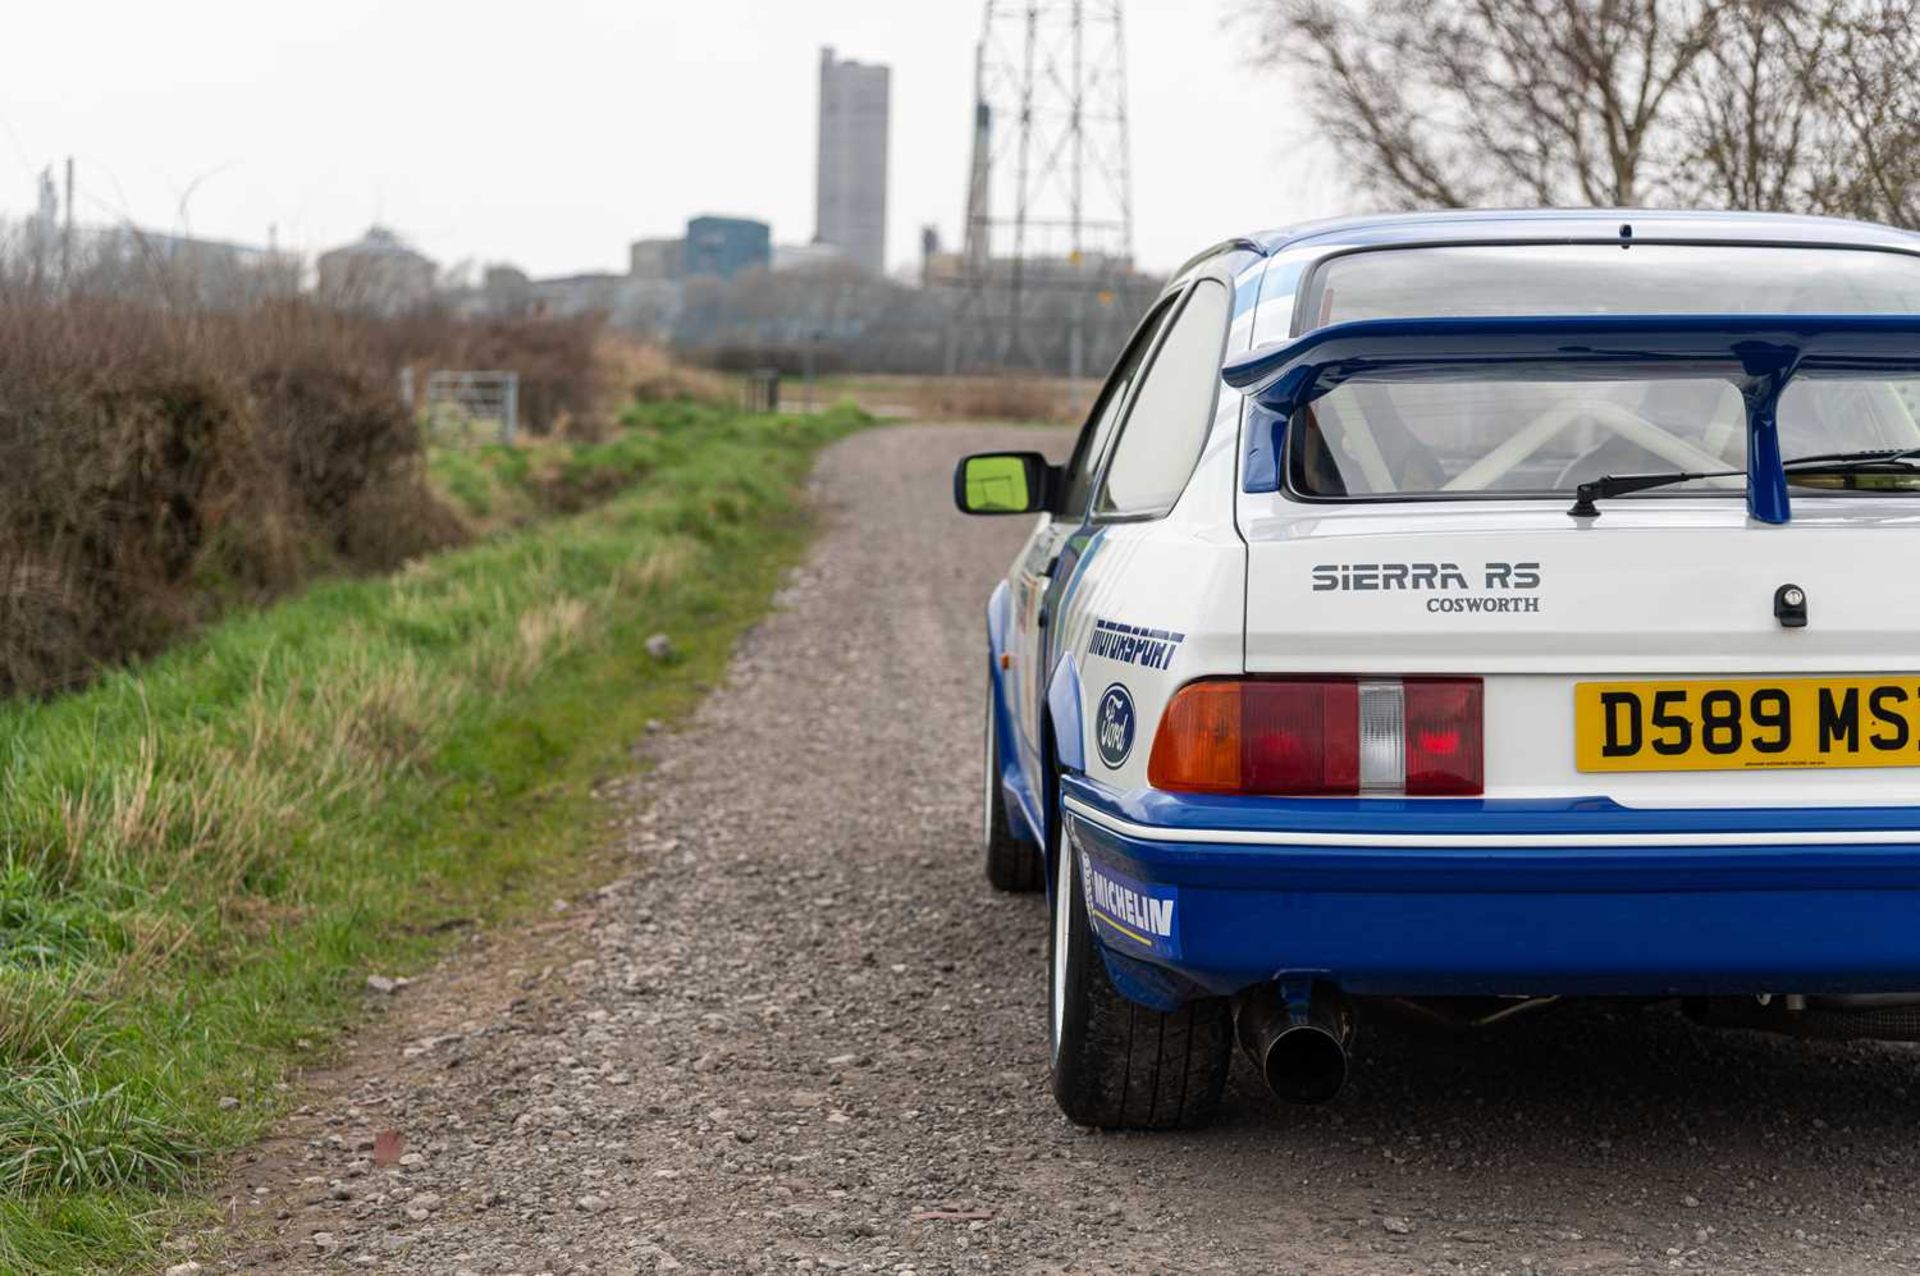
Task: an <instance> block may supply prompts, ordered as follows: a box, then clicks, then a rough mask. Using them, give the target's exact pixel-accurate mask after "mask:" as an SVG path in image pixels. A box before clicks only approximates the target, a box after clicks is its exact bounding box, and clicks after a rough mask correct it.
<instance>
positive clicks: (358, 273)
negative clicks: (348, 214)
mask: <svg viewBox="0 0 1920 1276" xmlns="http://www.w3.org/2000/svg"><path fill="white" fill-rule="evenodd" d="M319 267H320V269H319V289H318V291H319V296H320V299H321V300H322V301H323V302H325V303H327V304H328V305H332V306H338V307H340V308H341V309H344V310H360V311H365V312H367V313H369V314H379V315H397V314H405V313H406V312H408V311H410V310H419V309H421V308H422V307H424V306H427V305H429V304H430V303H431V302H432V301H433V294H434V282H435V278H436V275H437V268H436V267H435V266H434V264H433V260H432V258H430V257H427V256H425V255H423V254H421V253H418V252H416V251H414V250H413V249H412V248H411V247H409V246H408V245H407V244H406V242H405V241H403V240H402V239H401V238H400V237H399V236H398V235H396V234H394V233H393V232H392V231H390V230H388V229H386V228H385V227H382V226H374V227H372V228H370V229H369V230H368V231H367V233H366V234H365V235H362V236H361V237H360V238H359V239H358V240H357V241H355V242H354V243H351V244H346V245H343V246H341V247H339V248H335V249H332V250H330V251H328V252H324V253H321V254H320V263H319Z"/></svg>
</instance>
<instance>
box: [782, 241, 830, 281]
mask: <svg viewBox="0 0 1920 1276" xmlns="http://www.w3.org/2000/svg"><path fill="white" fill-rule="evenodd" d="M846 265H847V255H846V254H845V253H843V252H841V251H840V250H839V249H838V248H835V247H834V246H833V245H832V244H775V245H774V246H773V272H774V273H775V274H776V275H784V274H792V273H794V272H796V271H802V272H805V271H814V272H817V271H822V270H832V269H834V268H835V267H840V268H845V266H846Z"/></svg>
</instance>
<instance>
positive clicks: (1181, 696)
mask: <svg viewBox="0 0 1920 1276" xmlns="http://www.w3.org/2000/svg"><path fill="white" fill-rule="evenodd" d="M1363 685H1364V686H1365V687H1366V688H1367V689H1368V691H1367V694H1368V696H1369V697H1370V699H1369V703H1371V704H1376V705H1382V706H1387V705H1393V704H1395V703H1400V704H1404V710H1403V712H1402V714H1401V715H1398V719H1399V720H1398V721H1397V722H1390V723H1387V724H1385V727H1386V729H1388V730H1391V729H1393V728H1396V727H1397V728H1398V730H1399V732H1400V733H1401V734H1402V736H1403V740H1404V744H1403V750H1396V749H1389V750H1387V757H1388V761H1387V762H1385V763H1383V762H1382V761H1381V759H1382V757H1383V754H1382V752H1381V750H1380V749H1379V747H1378V746H1379V745H1381V744H1385V743H1390V742H1391V737H1382V736H1380V735H1379V734H1378V732H1379V730H1380V729H1381V727H1380V724H1378V723H1377V722H1374V721H1373V720H1370V725H1369V727H1368V730H1369V731H1370V732H1373V733H1374V734H1373V735H1371V736H1370V740H1371V741H1372V742H1373V745H1374V746H1375V747H1374V748H1372V749H1371V750H1370V751H1367V752H1366V754H1365V757H1366V758H1368V759H1370V761H1366V762H1364V763H1363V750H1362V748H1361V699H1362V687H1363ZM1382 689H1386V690H1387V691H1388V692H1389V695H1388V696H1386V697H1385V698H1384V699H1383V698H1381V697H1380V696H1379V694H1378V693H1379V692H1380V691H1381V690H1382ZM1393 693H1398V694H1393ZM1402 751H1404V757H1405V766H1404V769H1402V768H1401V767H1400V766H1398V765H1393V764H1397V763H1398V762H1399V761H1400V756H1399V755H1400V753H1401V752H1402ZM1369 771H1371V772H1372V773H1371V774H1369ZM1147 782H1148V783H1149V784H1151V785H1153V786H1154V787H1155V788H1157V789H1165V790H1168V791H1170V792H1180V793H1248V794H1269V795H1276V796H1277V795H1283V794H1284V795H1289V796H1301V797H1339V796H1352V795H1355V794H1359V793H1369V794H1372V793H1378V794H1383V795H1384V794H1400V793H1405V794H1411V795H1415V796H1463V795H1464V796H1471V795H1473V794H1477V793H1479V792H1481V790H1482V784H1483V777H1482V759H1481V686H1480V681H1479V679H1477V678H1409V679H1406V680H1404V681H1401V680H1397V679H1367V680H1366V681H1365V682H1364V684H1363V683H1362V681H1361V680H1360V679H1356V678H1313V679H1308V678H1264V679H1247V680H1227V679H1221V680H1213V681H1206V682H1194V683H1189V684H1188V685H1186V686H1185V687H1182V688H1181V689H1180V690H1179V691H1178V692H1176V693H1175V694H1174V697H1173V700H1172V701H1171V702H1170V703H1169V704H1168V705H1167V709H1166V712H1165V713H1164V714H1162V715H1161V719H1160V728H1159V731H1158V732H1157V733H1156V734H1155V736H1154V741H1153V752H1152V754H1151V755H1150V756H1149V758H1148V760H1147Z"/></svg>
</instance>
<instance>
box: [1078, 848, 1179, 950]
mask: <svg viewBox="0 0 1920 1276" xmlns="http://www.w3.org/2000/svg"><path fill="white" fill-rule="evenodd" d="M1080 881H1081V884H1082V886H1083V887H1084V888H1085V891H1086V897H1087V911H1088V912H1089V913H1090V914H1092V916H1093V918H1094V920H1096V921H1098V922H1100V923H1102V925H1103V926H1104V927H1105V928H1106V931H1107V934H1108V935H1109V936H1110V937H1111V936H1115V935H1117V936H1119V937H1120V938H1122V939H1125V940H1130V941H1132V943H1133V944H1134V945H1135V946H1136V947H1139V948H1144V949H1146V950H1147V951H1148V952H1151V953H1155V954H1158V955H1160V956H1164V957H1178V956H1179V955H1180V944H1179V941H1178V940H1176V939H1175V938H1174V934H1173V924H1174V916H1173V914H1174V909H1175V908H1176V907H1177V906H1178V904H1179V892H1178V891H1176V890H1175V889H1174V888H1173V887H1171V886H1152V887H1149V886H1143V885H1141V884H1140V883H1139V882H1135V881H1132V880H1130V879H1128V878H1126V877H1123V876H1121V875H1120V874H1118V873H1115V872H1112V871H1110V870H1108V869H1105V868H1102V867H1101V866H1100V865H1098V864H1095V863H1094V862H1093V857H1092V856H1090V855H1088V854H1087V853H1086V852H1085V851H1082V852H1080Z"/></svg>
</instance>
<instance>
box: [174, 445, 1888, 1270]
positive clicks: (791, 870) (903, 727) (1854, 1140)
mask: <svg viewBox="0 0 1920 1276" xmlns="http://www.w3.org/2000/svg"><path fill="white" fill-rule="evenodd" d="M1036 437H1043V438H1044V441H1045V444H1046V446H1048V447H1049V448H1050V449H1051V450H1052V451H1054V452H1056V453H1059V452H1062V451H1064V448H1065V439H1064V436H1062V435H1059V434H1050V435H1046V436H1036V435H1035V434H1034V433H1032V432H1030V431H1015V430H1007V429H998V428H985V427H903V428H895V429H887V430H879V431H873V432H869V433H866V434H862V435H859V436H857V437H855V438H852V439H850V440H847V441H846V442H843V443H841V444H839V445H838V446H836V447H835V448H834V449H832V450H831V451H830V452H829V453H828V454H827V455H826V457H825V459H824V460H823V462H822V465H821V468H820V471H819V474H818V477H817V478H816V481H815V485H816V489H817V490H816V498H817V500H818V501H819V503H820V504H821V505H822V507H823V508H824V510H825V511H826V513H827V515H828V518H829V527H828V531H827V533H826V534H825V536H824V537H823V538H822V540H821V542H820V543H819V545H818V546H817V548H816V550H815V552H814V554H813V556H812V558H811V560H810V562H809V563H808V565H807V566H806V567H805V568H804V569H802V570H801V571H799V572H798V573H797V574H796V576H795V578H794V580H793V583H792V584H791V586H790V587H789V588H788V589H787V590H786V591H785V592H784V593H783V595H782V598H781V600H780V605H779V607H778V608H777V610H776V611H775V612H774V613H773V614H772V615H771V616H770V617H769V618H768V620H767V621H766V622H765V623H764V624H763V625H762V626H760V627H759V628H758V629H757V630H756V631H755V632H754V633H753V634H752V636H751V637H750V638H749V639H748V640H747V641H746V642H745V643H744V644H743V645H742V648H741V650H740V652H739V654H738V656H737V659H736V662H735V665H734V668H733V672H732V675H731V677H730V679H729V682H728V685H726V686H725V687H723V688H721V689H719V690H718V691H716V692H715V694H714V695H713V696H712V697H710V698H709V700H708V701H707V702H706V703H705V704H704V705H703V706H702V708H701V709H700V710H699V711H698V713H697V714H696V715H695V717H694V718H693V719H692V720H691V722H690V723H689V724H688V725H687V726H686V727H685V728H684V729H683V730H681V731H678V732H675V733H673V734H671V735H668V736H656V737H650V738H649V739H648V740H647V741H645V742H643V743H642V745H641V747H642V748H644V749H645V750H646V751H647V752H649V753H650V754H652V755H653V756H655V757H657V758H658V760H659V763H658V766H657V767H656V768H655V769H654V770H652V771H651V772H650V773H648V774H646V775H644V776H635V777H631V778H628V779H624V780H622V781H620V782H618V783H616V784H614V785H612V786H610V788H609V792H608V795H607V796H608V802H609V810H610V811H611V812H612V813H613V814H614V825H615V829H616V834H615V838H614V841H615V843H616V850H617V852H618V853H619V855H620V856H621V862H622V864H623V865H624V867H623V869H622V870H621V871H622V874H623V875H622V876H620V877H619V878H618V880H616V881H614V882H613V883H612V884H611V885H609V886H608V887H606V888H605V889H603V890H601V891H598V892H595V893H594V894H593V895H591V896H589V897H585V898H582V899H579V900H576V901H572V902H571V904H570V905H569V906H568V907H567V908H565V909H564V910H563V911H556V913H555V915H554V916H553V917H552V918H551V919H550V920H548V921H546V922H545V923H543V924H541V925H538V926H534V927H530V928H528V929H526V930H524V931H520V932H516V933H513V934H504V935H493V936H487V937H483V938H480V939H477V940H476V941H475V942H474V943H473V944H471V945H470V946H469V947H468V948H467V949H465V950H463V951H462V952H461V953H459V954H458V955H456V956H455V957H453V958H450V959H449V960H448V961H447V962H445V963H444V964H443V965H442V966H441V967H440V968H439V969H437V970H436V971H434V972H433V973H432V974H431V975H430V976H429V977H427V978H426V979H423V980H421V981H419V982H418V983H416V984H414V985H412V986H410V987H408V988H406V989H404V990H403V991H400V992H398V993H396V994H394V995H393V996H391V997H390V998H379V999H377V1000H378V1001H379V1002H380V1005H381V1010H382V1012H383V1013H382V1014H381V1015H380V1016H379V1017H378V1018H377V1019H376V1021H375V1022H374V1023H373V1024H372V1025H371V1026H369V1027H368V1028H367V1029H366V1030H364V1031H363V1032H362V1033H361V1034H359V1037H358V1040H357V1042H356V1043H355V1044H354V1046H353V1047H352V1049H351V1050H350V1051H349V1055H348V1058H347V1060H346V1062H345V1063H344V1064H343V1065H342V1066H341V1067H340V1068H338V1069H337V1070H335V1071H332V1072H328V1073H324V1074H321V1075H317V1076H315V1077H313V1078H311V1079H310V1081H309V1084H308V1086H307V1094H306V1097H307V1098H308V1103H307V1106H306V1107H305V1108H303V1109H302V1111H301V1113H300V1114H299V1115H297V1116H296V1117H295V1118H293V1119H292V1120H291V1121H290V1122H289V1124H288V1125H287V1127H286V1129H285V1130H284V1131H283V1132H282V1133H281V1134H280V1135H278V1136H276V1138H274V1139H273V1140H271V1141H270V1142H268V1143H267V1144H265V1145H263V1146H262V1147H261V1148H259V1149H257V1150H256V1151H255V1152H253V1153H252V1154H250V1155H249V1156H247V1157H245V1158H243V1159H242V1161H241V1162H240V1163H239V1164H237V1165H236V1166H235V1167H234V1170H233V1173H232V1181H231V1185H230V1188H229V1197H230V1202H229V1204H230V1220H231V1221H230V1224H229V1229H228V1239H227V1246H228V1248H227V1249H226V1251H225V1257H224V1258H221V1259H220V1260H218V1261H217V1262H215V1261H213V1260H209V1265H210V1266H217V1267H221V1268H225V1269H232V1270H248V1271H275V1272H281V1271H285V1272H306V1271H313V1272H318V1271H337V1270H356V1269H366V1270H375V1271H385V1272H434V1273H455V1272H461V1271H470V1272H476V1273H480V1272H485V1273H500V1272H522V1273H535V1272H552V1273H556V1274H557V1273H565V1272H595V1273H598V1272H618V1273H628V1272H654V1271H686V1272H707V1271H714V1272H735V1271H741V1272H760V1271H766V1272H775V1271H778V1272H791V1271H810V1270H821V1271H824V1270H842V1269H844V1270H852V1271H888V1272H895V1273H904V1272H910V1271H911V1272H919V1273H934V1272H950V1271H952V1272H1082V1273H1106V1272H1145V1271H1181V1272H1184V1271H1228V1272H1275V1273H1294V1272H1301V1273H1305V1272H1314V1273H1320V1272H1325V1273H1376V1272H1378V1273H1414V1272H1445V1273H1483V1272H1484V1273H1493V1272H1524V1271H1532V1272H1537V1273H1548V1272H1553V1273H1572V1272H1614V1271H1628V1270H1644V1271H1653V1270H1670V1269H1682V1270H1690V1271H1714V1272H1743V1273H1744V1272H1755V1273H1772V1272H1802V1271H1805V1272H1822V1273H1826V1272H1883V1271H1909V1270H1915V1269H1916V1268H1920V1237H1916V1234H1915V1230H1916V1221H1917V1219H1920V1214H1917V1213H1916V1211H1920V1140H1916V1137H1915V1136H1916V1133H1917V1132H1920V1122H1916V1119H1915V1118H1916V1112H1920V1099H1917V1098H1916V1097H1915V1096H1914V1095H1912V1094H1910V1092H1909V1091H1910V1089H1911V1088H1912V1087H1914V1085H1915V1083H1916V1082H1917V1081H1920V1070H1917V1069H1916V1060H1915V1057H1914V1054H1913V1053H1912V1052H1911V1051H1909V1050H1906V1049H1904V1048H1898V1047H1886V1046H1866V1045H1856V1046H1832V1045H1821V1044H1810V1043H1799V1042H1788V1041H1780V1040H1774V1039H1770V1038H1766V1037H1761V1036H1756V1035H1746V1034H1734V1033H1720V1032H1710V1031H1707V1030H1703V1029H1698V1028H1695V1027H1693V1026H1691V1025H1689V1024H1687V1023H1686V1022H1685V1021H1683V1020H1681V1019H1680V1018H1678V1017H1677V1016H1675V1015H1673V1014H1670V1013H1666V1012H1662V1011H1654V1012H1637V1011H1621V1010H1613V1009H1609V1008H1605V1007H1598V1008H1583V1007H1575V1008H1571V1009H1568V1010H1565V1011H1560V1012H1551V1011H1550V1012H1548V1013H1547V1014H1545V1015H1542V1016H1539V1017H1537V1018H1536V1019H1534V1020H1532V1021H1530V1022H1529V1021H1520V1022H1517V1023H1515V1024H1514V1025H1512V1026H1511V1027H1509V1028H1507V1029H1505V1030H1502V1031H1500V1032H1497V1033H1489V1034H1486V1035H1483V1036H1474V1037H1442V1036H1435V1035H1429V1034H1420V1033H1415V1032H1411V1031H1409V1030H1406V1029H1391V1028H1380V1029H1375V1030H1371V1031H1367V1033H1366V1035H1365V1036H1363V1038H1362V1039H1361V1042H1360V1045H1359V1052H1358V1058H1357V1061H1356V1067H1355V1080H1354V1083H1353V1085H1352V1087H1351V1089H1350V1090H1349V1092H1348V1094H1347V1095H1345V1096H1343V1097H1342V1098H1341V1099H1340V1100H1339V1101H1338V1102H1336V1103H1335V1104H1333V1105H1330V1106H1328V1107H1324V1108H1315V1109H1307V1110H1291V1111H1288V1110H1281V1109H1280V1108H1279V1107H1278V1106H1277V1105H1276V1104H1274V1103H1273V1102H1272V1101H1271V1100H1270V1099H1268V1098H1267V1097H1266V1096H1265V1095H1264V1093H1263V1092H1261V1091H1260V1090H1259V1087H1258V1081H1257V1079H1256V1078H1255V1077H1254V1076H1253V1075H1252V1072H1251V1069H1249V1068H1247V1067H1246V1066H1245V1064H1244V1062H1239V1061H1237V1062H1236V1064H1235V1072H1234V1078H1233V1081H1232V1082H1231V1084H1230V1087H1229V1092H1228V1096H1227V1101H1226V1105H1225V1109H1224V1111H1223V1113H1222V1116H1221V1119H1220V1120H1219V1121H1218V1122H1217V1123H1216V1124H1215V1125H1214V1126H1213V1127H1211V1128H1209V1129H1208V1130H1205V1131H1201V1132H1196V1133H1192V1134H1182V1135H1173V1136H1114V1135H1097V1134H1089V1133H1086V1132H1083V1131H1079V1130H1076V1129H1073V1128H1072V1127H1070V1126H1068V1125H1067V1124H1066V1123H1065V1122H1064V1121H1062V1120H1061V1119H1060V1117H1059V1116H1058V1115H1057V1114H1056V1112H1055V1110H1054V1107H1053V1104H1052V1101H1051V1099H1050V1098H1049V1096H1048V1093H1047V1076H1046V1043H1045V1025H1044V1013H1045V1005H1046V986H1045V971H1044V965H1043V959H1042V954H1041V945H1042V941H1043V937H1044V934H1045V929H1046V915H1045V905H1044V903H1043V902H1042V901H1041V900H1040V899H1038V898H1036V897H1031V896H1028V897H1018V898H1013V897H1004V896H995V895H993V894H992V893H991V892H990V891H989V890H988V888H987V886H986V884H985V882H984V880H983V878H982V876H981V870H980V852H979V848H978V837H979V834H978V819H979V817H978V811H977V803H978V790H979V766H980V761H979V756H980V749H979V735H978V732H979V722H978V717H979V712H980V704H979V702H980V695H981V685H980V680H981V678H982V676H983V664H984V660H983V650H982V642H983V640H982V634H981V629H982V626H981V620H980V613H981V606H982V603H983V602H984V600H985V597H986V594H987V591H988V589H989V588H990V587H991V584H992V582H993V580H994V579H995V578H996V577H997V576H999V575H1000V574H1001V573H1002V572H1004V571H1005V569H1006V565H1007V563H1008V561H1009V560H1010V559H1011V557H1012V555H1013V553H1014V551H1015V549H1016V548H1017V546H1018V545H1019V543H1020V541H1021V539H1022V537H1023V536H1024V533H1025V530H1026V522H1025V520H1022V519H999V520H996V519H972V520H969V519H963V518H961V517H960V516H959V515H957V514H954V513H952V512H951V509H950V505H949V501H948V498H947V490H948V474H949V472H950V468H951V465H952V462H953V459H954V458H955V457H956V456H957V455H959V454H960V453H962V452H966V451H971V450H978V449H983V448H990V447H994V446H1023V445H1025V446H1031V441H1032V440H1034V439H1035V438H1036ZM595 835H596V834H595V833H594V832H593V831H590V830H583V831H582V836H583V837H586V836H595ZM1363 1027H1365V1026H1363ZM386 1129H393V1130H398V1131H400V1132H401V1134H402V1136H403V1137H404V1140H405V1142H404V1145H403V1149H402V1155H401V1157H400V1159H399V1160H398V1162H396V1163H392V1164H379V1165H376V1164H374V1161H373V1158H374V1155H375V1149H374V1139H375V1135H376V1133H377V1132H378V1131H381V1130H386ZM384 1150H385V1149H383V1151H384ZM382 1159H383V1161H384V1160H386V1159H387V1158H386V1157H383V1158H382Z"/></svg>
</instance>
